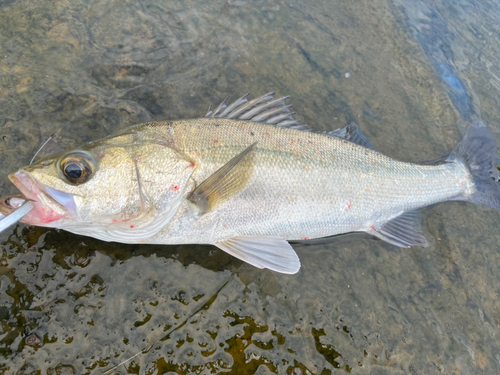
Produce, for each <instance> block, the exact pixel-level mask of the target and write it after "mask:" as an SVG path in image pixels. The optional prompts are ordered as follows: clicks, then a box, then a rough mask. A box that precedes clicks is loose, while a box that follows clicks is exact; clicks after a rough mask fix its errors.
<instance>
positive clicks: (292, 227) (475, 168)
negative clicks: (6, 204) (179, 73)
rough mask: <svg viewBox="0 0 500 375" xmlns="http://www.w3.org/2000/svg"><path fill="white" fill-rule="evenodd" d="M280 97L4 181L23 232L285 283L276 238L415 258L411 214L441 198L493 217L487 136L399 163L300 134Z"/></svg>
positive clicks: (60, 159)
mask: <svg viewBox="0 0 500 375" xmlns="http://www.w3.org/2000/svg"><path fill="white" fill-rule="evenodd" d="M286 98H287V97H283V98H280V99H274V98H273V93H270V94H266V95H264V96H261V97H259V98H256V99H254V100H252V101H248V100H247V99H246V95H245V96H243V97H242V98H240V99H239V100H237V101H236V102H234V103H233V104H231V105H229V106H226V103H225V101H224V102H223V103H222V104H221V105H220V106H219V107H217V108H216V109H215V110H214V111H212V110H209V112H208V113H207V117H205V118H199V119H192V120H179V121H171V122H164V123H147V124H142V125H137V126H134V127H132V128H129V129H127V130H125V131H123V132H122V133H120V134H117V135H115V136H112V137H108V138H105V139H103V140H99V141H96V142H92V143H90V144H87V145H85V146H83V147H82V148H81V149H80V150H75V151H72V152H70V153H67V154H64V155H60V156H55V157H53V158H49V159H47V160H42V161H40V162H38V163H36V164H34V165H32V166H27V167H24V168H21V170H20V171H18V172H17V173H15V174H12V175H11V176H10V178H11V179H12V181H13V182H14V183H15V184H16V186H17V187H18V188H19V189H20V190H21V193H23V194H24V195H25V196H26V198H27V199H30V200H31V201H33V202H34V203H35V209H34V210H33V211H32V212H30V213H29V214H28V216H26V217H25V218H24V219H23V221H24V222H26V223H30V224H35V225H44V226H51V227H58V228H62V229H65V230H68V231H70V232H73V233H77V234H82V235H87V236H92V237H96V238H99V239H102V240H105V241H117V242H124V243H155V244H189V243H197V244H214V245H216V246H218V247H219V248H221V249H222V250H224V251H226V252H228V253H230V254H232V255H234V256H236V257H237V258H239V259H242V260H244V261H246V262H248V263H250V264H252V265H254V266H257V267H262V268H264V267H266V268H270V269H273V270H276V271H278V272H284V273H295V272H297V271H298V269H299V268H300V262H299V260H298V257H297V255H296V254H295V252H294V250H293V248H292V247H291V246H290V245H289V244H288V243H287V242H286V240H306V239H312V238H319V237H326V236H333V235H337V234H341V233H347V232H367V233H370V234H372V235H374V236H377V237H379V238H380V239H382V240H384V241H387V242H389V243H392V244H394V245H396V246H401V247H410V246H415V245H416V246H425V245H426V244H427V241H426V239H425V237H424V236H423V234H422V232H421V229H420V219H419V215H418V213H417V210H418V209H419V208H421V207H424V206H428V205H431V204H434V203H438V202H443V201H447V200H463V201H470V202H474V203H479V204H484V205H487V206H491V207H494V208H497V209H499V208H500V183H499V181H500V174H499V171H498V169H496V168H495V167H494V164H495V161H496V147H495V143H494V139H493V136H492V134H491V130H490V128H489V127H488V126H486V125H485V124H484V123H482V122H476V123H474V124H472V125H471V126H470V127H469V129H468V131H467V133H466V135H465V137H464V139H463V140H462V142H461V143H460V144H459V145H458V146H457V148H456V149H455V150H454V151H453V152H452V154H451V155H450V156H449V157H447V158H444V159H442V160H441V161H438V162H434V163H428V164H426V165H424V164H412V163H405V162H401V161H397V160H394V159H391V158H389V157H387V156H385V155H383V154H381V153H379V152H377V151H375V150H374V148H373V146H372V145H371V143H370V142H369V141H368V140H367V139H366V137H364V135H363V134H362V133H361V132H360V131H359V128H358V127H357V125H355V124H352V125H349V126H347V127H346V128H343V129H339V130H337V131H334V132H332V133H329V134H325V133H316V132H311V131H305V130H307V129H304V126H303V125H300V123H299V122H298V121H297V120H294V119H293V117H292V115H293V113H291V112H290V110H289V106H285V100H286Z"/></svg>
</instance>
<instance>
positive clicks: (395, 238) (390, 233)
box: [368, 210, 429, 248]
mask: <svg viewBox="0 0 500 375" xmlns="http://www.w3.org/2000/svg"><path fill="white" fill-rule="evenodd" d="M421 220H422V218H421V214H420V211H416V210H415V211H407V212H404V213H402V214H401V215H399V216H398V217H396V218H394V219H392V220H391V221H389V222H387V223H385V224H384V225H382V226H381V227H380V228H379V229H372V230H371V231H369V232H368V233H370V234H373V235H374V236H376V237H378V238H380V239H381V240H383V241H385V242H388V243H390V244H393V245H395V246H399V247H406V248H408V247H412V246H422V247H426V246H427V245H428V244H429V243H428V242H427V240H426V239H425V237H424V235H423V233H422V228H421V226H420V222H421Z"/></svg>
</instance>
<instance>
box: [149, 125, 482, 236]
mask: <svg viewBox="0 0 500 375" xmlns="http://www.w3.org/2000/svg"><path fill="white" fill-rule="evenodd" d="M143 129H144V131H147V132H153V133H156V134H157V135H156V137H162V138H167V139H169V140H170V142H171V144H172V145H173V147H175V148H176V149H178V150H180V151H182V152H183V153H186V154H187V155H194V156H191V157H192V158H193V159H194V161H195V163H196V165H197V168H196V170H195V172H194V173H193V175H192V178H193V179H194V180H195V181H203V180H205V179H206V178H208V177H209V176H210V175H211V174H213V173H214V172H215V171H216V170H217V169H218V168H220V167H221V166H222V165H223V164H224V163H226V162H227V161H228V160H229V159H231V158H232V157H234V156H236V155H237V154H239V153H240V152H242V151H243V150H244V149H245V148H246V147H247V146H248V145H249V144H251V143H253V142H257V146H256V148H255V151H254V152H255V157H254V161H253V166H252V177H251V179H250V180H249V181H248V185H247V186H246V187H245V188H244V189H243V190H242V191H241V192H239V193H238V194H237V195H236V196H234V197H232V198H231V199H230V200H228V201H227V202H225V203H224V204H223V205H221V206H220V207H218V208H217V209H215V210H213V211H212V212H210V213H207V214H205V215H203V216H202V217H198V216H197V215H196V208H194V207H192V205H191V204H190V202H189V201H186V202H185V203H184V204H183V205H182V206H181V208H180V210H179V212H178V213H177V214H176V216H175V217H174V219H173V220H172V223H171V224H169V225H168V226H166V227H165V228H164V230H162V231H161V232H159V233H158V235H157V236H155V237H154V238H152V239H151V241H153V242H155V243H193V241H200V242H201V243H214V242H217V241H221V240H224V239H227V238H230V237H232V236H234V235H235V233H239V234H240V235H275V236H280V237H283V238H285V239H287V240H300V239H303V238H316V237H323V236H325V235H335V234H339V233H345V232H349V231H353V230H360V231H368V230H369V229H370V226H372V225H373V226H374V227H375V228H378V227H379V226H380V225H381V224H383V223H385V222H387V221H388V219H391V218H393V217H395V216H397V215H398V214H400V213H402V212H403V211H408V210H413V209H415V208H418V207H422V206H425V205H428V204H433V203H436V202H440V201H444V200H449V199H452V198H454V197H456V196H458V195H461V194H467V191H468V190H471V185H472V183H473V182H472V180H471V178H470V176H469V174H468V172H467V171H466V169H465V167H464V166H463V165H460V164H443V165H438V166H424V165H416V164H411V163H405V162H400V161H396V160H394V159H391V158H389V157H386V156H384V155H382V154H380V153H378V152H376V151H372V150H369V149H366V148H364V147H362V146H359V145H356V144H353V143H350V142H348V141H345V140H343V139H340V138H335V137H327V136H324V135H322V134H318V133H312V132H298V131H296V130H293V129H288V128H279V127H275V126H270V125H265V124H251V125H250V124H248V123H247V122H244V121H241V120H226V119H195V120H185V121H179V122H172V123H168V124H167V123H158V124H156V123H155V124H146V125H144V127H143ZM196 155H199V156H196ZM464 175H466V176H467V177H466V178H464ZM462 180H464V181H465V182H460V181H462ZM374 201H376V202H377V203H378V206H377V207H374V206H373V204H372V203H373V202H374ZM349 202H351V203H350V205H351V206H350V207H348V204H349ZM242 207H245V209H242Z"/></svg>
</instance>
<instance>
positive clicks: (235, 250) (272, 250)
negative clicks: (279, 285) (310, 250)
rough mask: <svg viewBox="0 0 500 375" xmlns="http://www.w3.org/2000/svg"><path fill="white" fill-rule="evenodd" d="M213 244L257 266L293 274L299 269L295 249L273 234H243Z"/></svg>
mask: <svg viewBox="0 0 500 375" xmlns="http://www.w3.org/2000/svg"><path fill="white" fill-rule="evenodd" d="M215 246H217V247H218V248H220V249H222V250H224V251H225V252H226V253H228V254H231V255H232V256H234V257H236V258H238V259H240V260H242V261H244V262H247V263H250V264H251V265H252V266H255V267H258V268H269V269H270V270H273V271H276V272H281V273H288V274H294V273H297V272H298V271H299V269H300V260H299V257H298V256H297V254H296V253H295V250H293V248H292V247H291V246H290V244H289V243H288V242H286V241H285V240H284V239H282V238H279V237H274V236H263V237H259V236H243V237H234V238H230V239H228V240H226V241H221V242H216V243H215Z"/></svg>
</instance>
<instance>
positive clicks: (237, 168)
mask: <svg viewBox="0 0 500 375" xmlns="http://www.w3.org/2000/svg"><path fill="white" fill-rule="evenodd" d="M256 144H257V142H255V143H254V144H252V145H251V146H249V147H248V148H246V149H245V150H244V151H243V152H241V153H240V154H238V155H236V156H235V157H234V158H232V159H231V160H229V161H228V162H227V163H226V164H224V165H223V166H222V167H221V168H219V169H218V170H217V171H216V172H215V173H214V174H212V175H211V176H210V177H208V178H207V179H206V180H205V181H203V182H202V183H201V184H200V186H198V187H197V188H196V189H195V190H193V192H192V193H191V194H190V195H189V197H188V199H189V200H190V201H191V202H192V203H194V204H195V205H197V206H198V208H199V209H200V212H201V213H202V214H204V213H206V212H208V211H210V210H211V209H213V208H214V207H216V206H217V205H219V204H220V203H222V202H223V201H225V200H227V199H229V198H230V197H231V196H233V195H234V194H236V193H237V192H239V191H240V190H241V189H242V188H243V187H244V186H245V185H246V183H247V181H248V178H249V177H250V174H251V172H252V171H251V163H247V162H249V157H250V155H251V152H252V150H253V149H254V147H255V145H256Z"/></svg>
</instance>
